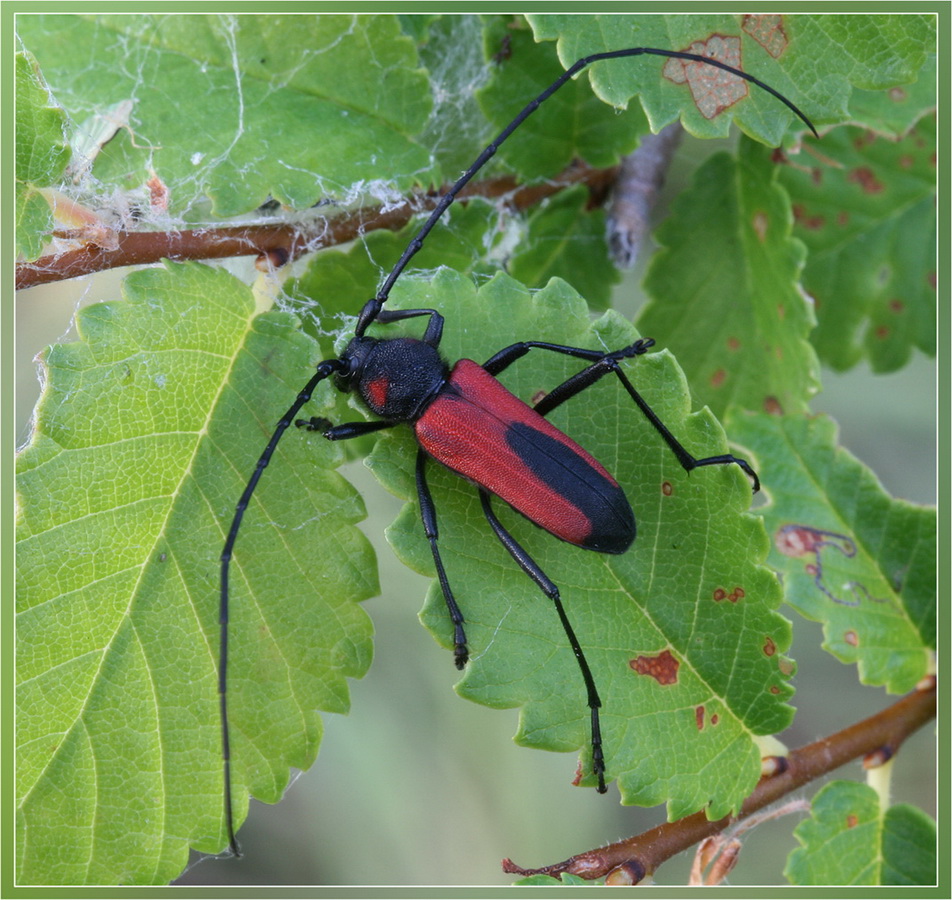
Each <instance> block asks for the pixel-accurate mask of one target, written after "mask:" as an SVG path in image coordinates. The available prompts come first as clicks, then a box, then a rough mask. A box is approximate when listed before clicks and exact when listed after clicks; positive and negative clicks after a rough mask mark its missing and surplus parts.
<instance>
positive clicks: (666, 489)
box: [661, 481, 674, 497]
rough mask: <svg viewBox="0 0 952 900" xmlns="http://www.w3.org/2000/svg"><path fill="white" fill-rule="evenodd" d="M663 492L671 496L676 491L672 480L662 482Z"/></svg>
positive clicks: (666, 495)
mask: <svg viewBox="0 0 952 900" xmlns="http://www.w3.org/2000/svg"><path fill="white" fill-rule="evenodd" d="M661 493H662V494H664V495H665V497H670V496H671V495H672V494H673V493H674V487H673V485H672V484H671V482H670V481H664V482H662V483H661Z"/></svg>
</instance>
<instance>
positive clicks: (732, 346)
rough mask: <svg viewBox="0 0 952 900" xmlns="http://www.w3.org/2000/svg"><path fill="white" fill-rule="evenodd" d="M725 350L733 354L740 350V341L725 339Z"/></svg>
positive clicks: (731, 338) (732, 338)
mask: <svg viewBox="0 0 952 900" xmlns="http://www.w3.org/2000/svg"><path fill="white" fill-rule="evenodd" d="M727 349H728V350H733V351H734V352H735V353H736V352H737V351H738V350H740V341H739V340H737V338H735V337H729V338H728V339H727Z"/></svg>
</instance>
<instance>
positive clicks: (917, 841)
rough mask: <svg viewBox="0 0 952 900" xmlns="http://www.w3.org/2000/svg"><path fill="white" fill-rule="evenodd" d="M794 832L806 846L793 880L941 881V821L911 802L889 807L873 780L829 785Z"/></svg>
mask: <svg viewBox="0 0 952 900" xmlns="http://www.w3.org/2000/svg"><path fill="white" fill-rule="evenodd" d="M794 834H795V835H796V838H797V840H799V841H800V843H801V844H802V845H803V846H802V847H799V848H797V849H796V850H794V851H793V852H792V853H791V854H790V857H789V859H788V861H787V866H786V869H785V870H784V874H785V875H786V876H787V878H788V880H789V881H790V882H791V883H792V884H800V885H830V884H843V885H846V884H884V885H885V884H903V885H928V884H935V881H936V871H937V869H936V827H935V822H934V821H933V820H932V819H930V818H929V816H927V815H926V814H925V813H924V812H922V811H921V810H919V809H917V808H916V807H914V806H909V805H908V804H900V805H897V806H890V807H889V808H888V809H886V810H883V809H882V807H881V805H880V802H879V797H878V795H877V794H876V792H875V791H874V790H873V789H872V788H871V787H869V786H868V785H865V784H856V783H855V782H851V781H834V782H832V783H831V784H828V785H826V786H825V787H824V788H823V789H822V790H821V791H820V792H819V793H818V794H817V795H816V797H814V798H813V814H812V816H811V817H810V818H809V819H807V820H806V821H804V822H801V823H800V824H799V825H798V826H797V828H796V830H795V831H794Z"/></svg>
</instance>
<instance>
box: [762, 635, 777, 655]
mask: <svg viewBox="0 0 952 900" xmlns="http://www.w3.org/2000/svg"><path fill="white" fill-rule="evenodd" d="M776 652H777V645H776V644H775V643H774V640H773V638H772V637H770V635H767V637H766V639H765V640H764V656H773V655H774V654H775V653H776Z"/></svg>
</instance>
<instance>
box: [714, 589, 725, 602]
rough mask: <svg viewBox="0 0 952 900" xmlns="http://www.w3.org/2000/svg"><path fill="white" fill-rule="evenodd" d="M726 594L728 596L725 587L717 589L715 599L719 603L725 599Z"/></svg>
mask: <svg viewBox="0 0 952 900" xmlns="http://www.w3.org/2000/svg"><path fill="white" fill-rule="evenodd" d="M726 596H727V591H725V590H724V588H718V589H717V590H716V591H714V600H715V601H716V602H718V603H720V601H721V600H723V599H724V598H725V597H726Z"/></svg>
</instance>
